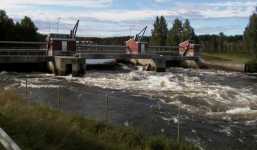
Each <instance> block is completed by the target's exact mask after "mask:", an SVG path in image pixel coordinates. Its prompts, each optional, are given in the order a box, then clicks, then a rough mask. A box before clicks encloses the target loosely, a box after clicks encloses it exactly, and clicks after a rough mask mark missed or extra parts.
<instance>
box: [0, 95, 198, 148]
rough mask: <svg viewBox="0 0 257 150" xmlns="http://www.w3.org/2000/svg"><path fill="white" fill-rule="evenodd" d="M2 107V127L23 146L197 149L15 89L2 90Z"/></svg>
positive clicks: (0, 117) (0, 102) (0, 115)
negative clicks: (28, 97) (36, 100)
mask: <svg viewBox="0 0 257 150" xmlns="http://www.w3.org/2000/svg"><path fill="white" fill-rule="evenodd" d="M2 91H3V90H2ZM0 110H1V111H0V127H1V128H3V129H4V130H5V131H6V132H7V133H8V134H9V135H10V136H11V137H12V138H13V140H14V141H16V143H17V144H18V145H19V146H20V147H21V149H22V150H87V149H88V150H102V149H103V150H105V149H106V150H116V149H117V150H118V149H121V150H126V149H127V150H128V149H129V150H131V149H133V150H137V149H138V150H165V149H167V150H168V149H174V150H176V149H178V150H192V149H197V148H195V147H194V146H192V145H190V144H186V143H180V144H176V142H174V141H172V140H170V139H168V138H166V137H161V136H158V137H149V136H145V135H144V134H142V133H141V132H139V131H137V130H135V129H131V128H122V127H113V126H111V125H106V124H104V123H99V122H95V121H92V120H87V119H84V118H82V117H79V116H75V115H71V114H65V113H62V112H59V111H57V110H52V109H50V108H48V107H47V106H39V105H36V104H29V103H28V102H26V101H24V100H23V99H21V98H20V97H18V96H17V95H16V94H15V92H13V91H4V92H0ZM0 148H1V147H0Z"/></svg>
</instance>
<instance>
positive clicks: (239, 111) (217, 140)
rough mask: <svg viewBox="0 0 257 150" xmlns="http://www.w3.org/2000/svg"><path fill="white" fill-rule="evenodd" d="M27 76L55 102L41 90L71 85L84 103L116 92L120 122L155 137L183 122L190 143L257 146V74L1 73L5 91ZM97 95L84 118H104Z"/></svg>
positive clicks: (178, 71) (174, 71) (191, 71)
mask: <svg viewBox="0 0 257 150" xmlns="http://www.w3.org/2000/svg"><path fill="white" fill-rule="evenodd" d="M25 78H29V82H28V85H27V86H28V87H30V88H32V89H34V93H37V94H36V95H37V96H38V95H41V97H40V98H41V99H42V101H44V98H45V99H49V98H50V96H49V97H48V96H46V95H47V93H49V95H51V91H50V90H48V91H46V92H40V90H39V89H56V88H58V87H64V88H65V87H66V88H67V89H66V90H67V93H66V96H67V97H69V96H70V95H75V96H78V97H79V99H81V97H82V98H83V97H86V96H83V92H85V93H84V94H85V95H86V93H87V92H92V91H93V92H96V93H97V94H95V95H98V96H99V95H100V96H101V95H103V93H104V94H105V93H108V92H109V93H114V95H115V94H116V97H118V98H119V99H125V100H126V101H125V100H124V101H122V100H120V101H115V102H113V106H112V118H113V122H116V123H118V124H124V125H126V126H128V125H129V124H134V125H133V126H136V127H139V128H140V127H141V128H144V129H146V130H147V131H148V130H149V131H153V133H159V132H160V133H165V134H167V135H171V136H175V135H176V131H177V130H176V125H177V124H178V122H179V121H180V120H179V119H181V120H182V121H181V124H182V129H181V130H182V131H181V132H183V134H184V136H185V139H186V140H188V141H192V142H194V143H196V144H199V146H200V147H202V148H204V149H205V148H207V149H237V148H238V149H242V148H244V149H256V148H257V77H256V76H254V75H247V74H243V73H236V72H225V71H216V70H194V69H182V68H174V69H169V70H168V71H167V72H165V73H156V72H143V71H135V70H134V71H88V72H87V73H86V74H85V75H84V77H81V78H75V77H71V76H68V77H55V76H53V75H51V74H30V75H28V74H21V73H7V72H2V73H1V74H0V80H1V84H2V85H3V87H4V88H5V89H10V88H18V89H22V88H24V87H25V86H26V80H25ZM92 88H95V89H92ZM97 89H98V90H97ZM99 89H101V90H99ZM105 90H106V91H105ZM32 91H33V90H32ZM102 91H104V92H102ZM101 92H102V93H101ZM78 93H79V94H78ZM99 93H100V94H99ZM121 93H122V94H121ZM117 94H118V96H117ZM32 95H33V94H32ZM52 95H53V94H52ZM95 95H94V96H92V95H91V99H95V101H92V102H89V101H88V102H83V104H80V105H81V106H79V107H78V106H76V109H80V112H82V114H87V115H88V114H89V116H91V117H92V116H94V117H96V118H98V117H100V115H99V114H101V112H98V113H99V114H97V113H93V112H92V111H95V112H97V111H99V110H98V109H99V107H100V106H98V107H96V105H101V104H99V103H96V102H97V96H95ZM128 95H129V96H131V97H128ZM32 97H33V96H32ZM42 97H43V98H42ZM70 97H71V96H70ZM89 97H90V96H89ZM34 98H36V96H35V94H34ZM75 102H76V101H75V99H74V103H75ZM78 103H82V102H81V101H79V102H78ZM103 103H104V102H103ZM82 105H85V106H82ZM86 105H87V106H86ZM121 106H122V110H121ZM123 107H124V108H123ZM101 109H104V108H102V107H101ZM130 110H131V111H132V112H131V113H129V112H130ZM153 110H154V111H153ZM178 110H180V111H181V116H180V118H178ZM83 112H84V113H83ZM155 130H158V132H155Z"/></svg>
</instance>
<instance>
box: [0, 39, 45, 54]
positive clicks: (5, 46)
mask: <svg viewBox="0 0 257 150" xmlns="http://www.w3.org/2000/svg"><path fill="white" fill-rule="evenodd" d="M0 56H47V42H31V41H29V42H27V41H0Z"/></svg>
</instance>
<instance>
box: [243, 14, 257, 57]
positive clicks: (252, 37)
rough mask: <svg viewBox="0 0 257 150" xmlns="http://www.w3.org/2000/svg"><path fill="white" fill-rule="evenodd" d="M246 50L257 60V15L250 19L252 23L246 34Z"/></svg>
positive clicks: (246, 29)
mask: <svg viewBox="0 0 257 150" xmlns="http://www.w3.org/2000/svg"><path fill="white" fill-rule="evenodd" d="M244 43H245V48H246V49H248V50H250V51H251V52H252V54H253V55H254V56H255V57H256V58H257V14H256V13H254V14H253V15H252V16H251V17H250V22H249V24H248V26H247V27H246V28H245V32H244Z"/></svg>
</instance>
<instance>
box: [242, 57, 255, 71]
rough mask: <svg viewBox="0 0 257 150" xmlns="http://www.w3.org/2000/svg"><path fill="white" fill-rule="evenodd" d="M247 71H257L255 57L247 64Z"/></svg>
mask: <svg viewBox="0 0 257 150" xmlns="http://www.w3.org/2000/svg"><path fill="white" fill-rule="evenodd" d="M245 72H250V73H256V72H257V59H253V60H251V61H249V62H247V63H246V64H245Z"/></svg>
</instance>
